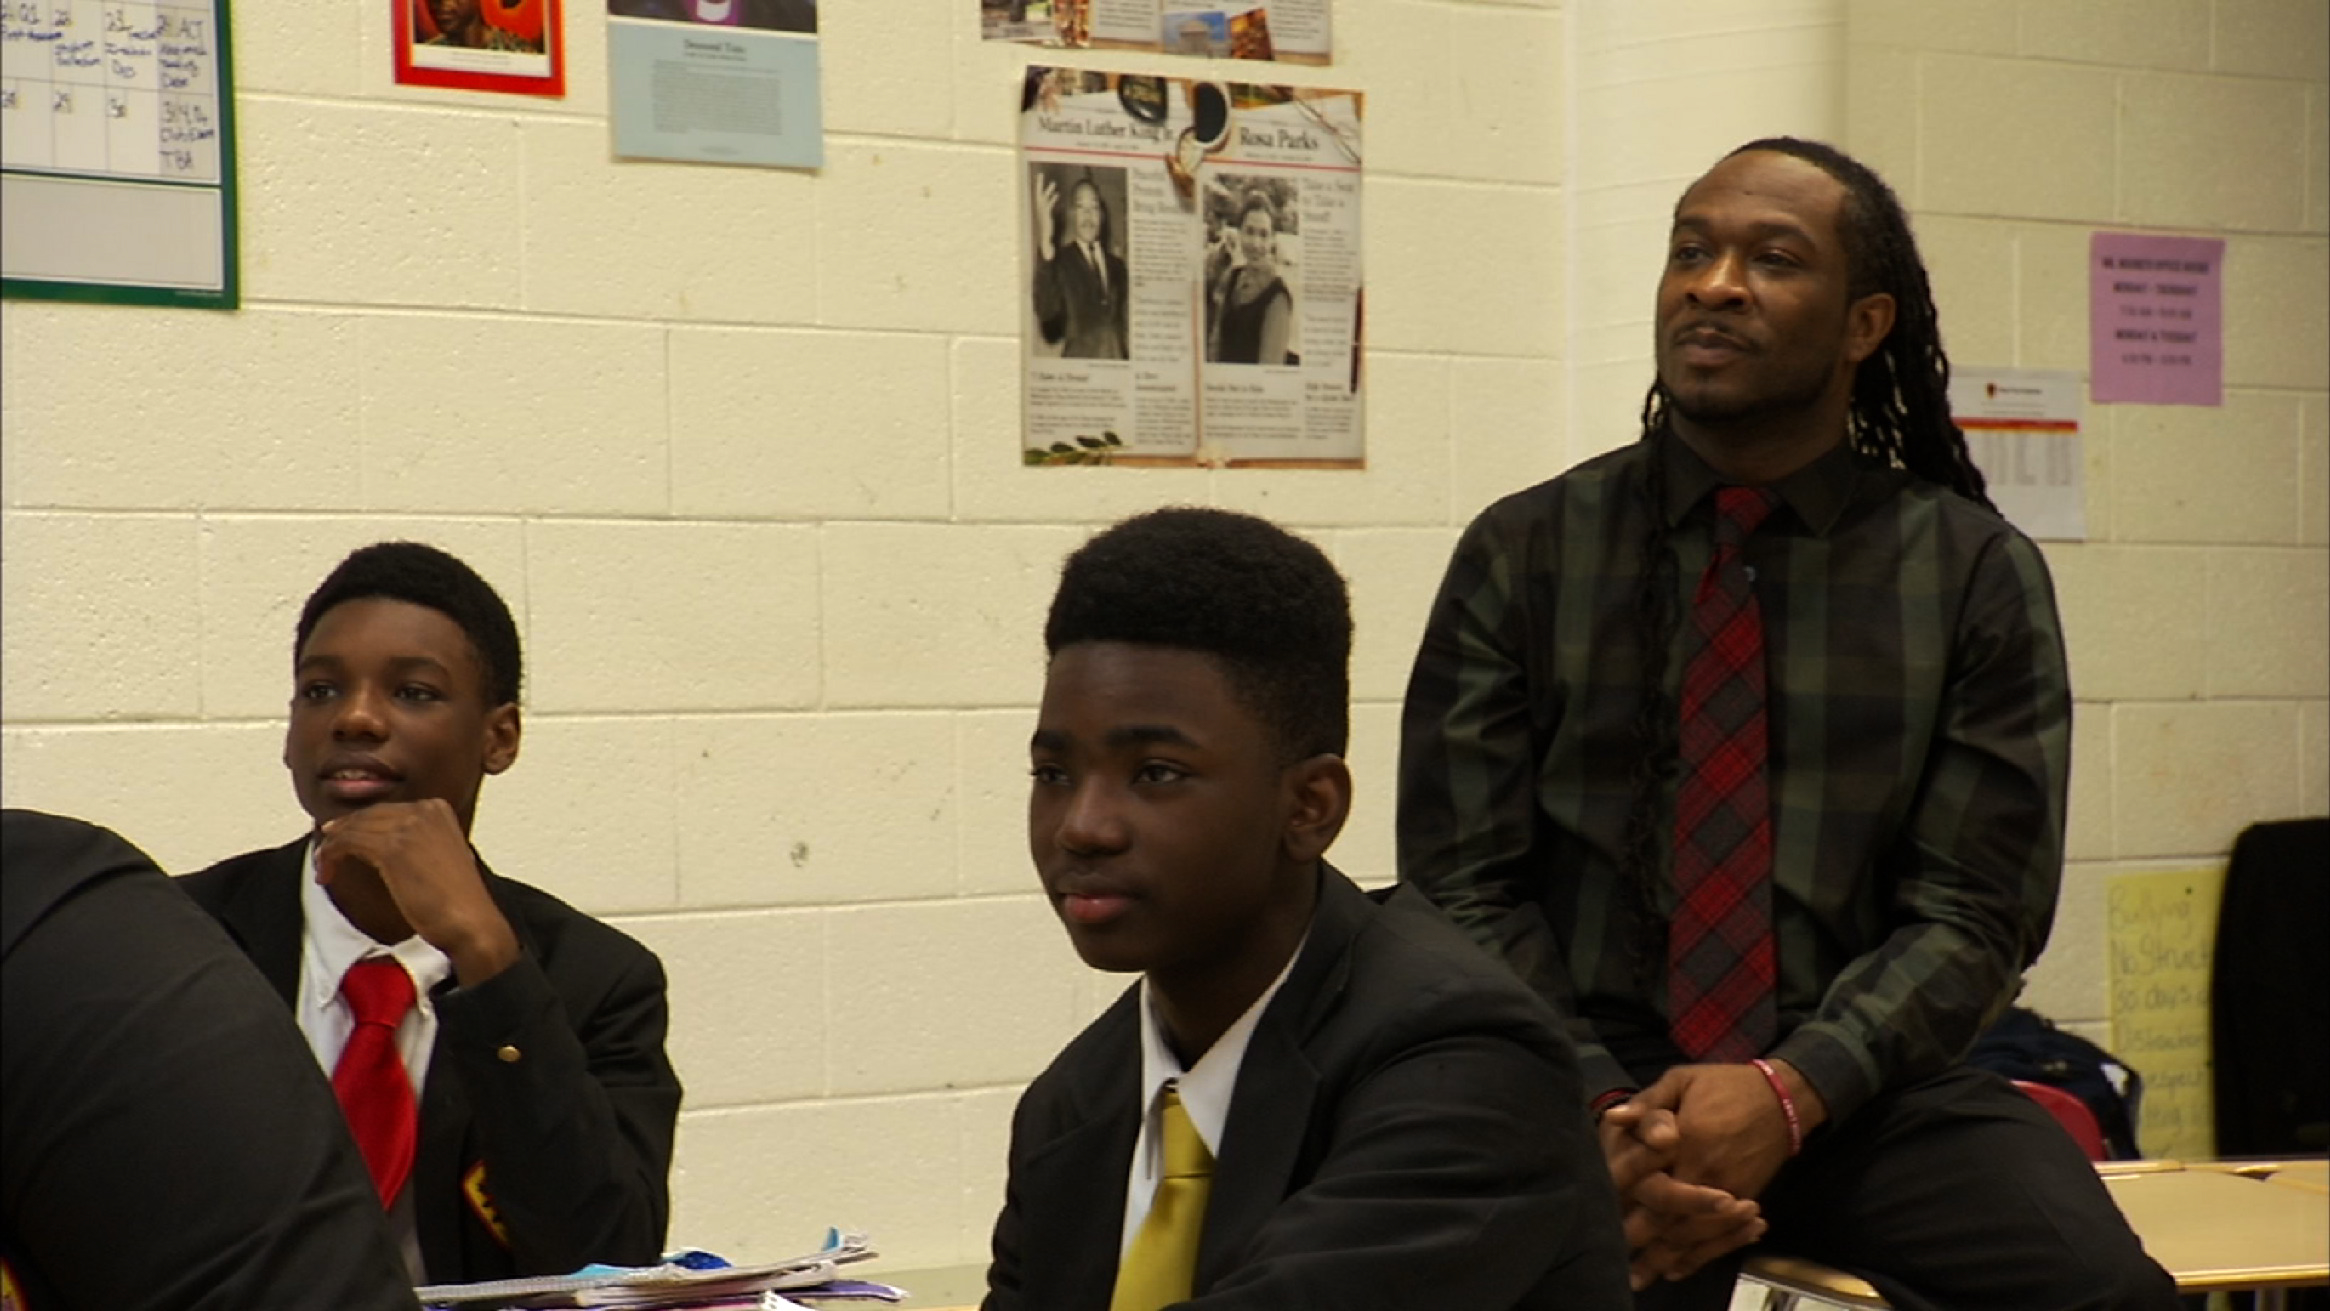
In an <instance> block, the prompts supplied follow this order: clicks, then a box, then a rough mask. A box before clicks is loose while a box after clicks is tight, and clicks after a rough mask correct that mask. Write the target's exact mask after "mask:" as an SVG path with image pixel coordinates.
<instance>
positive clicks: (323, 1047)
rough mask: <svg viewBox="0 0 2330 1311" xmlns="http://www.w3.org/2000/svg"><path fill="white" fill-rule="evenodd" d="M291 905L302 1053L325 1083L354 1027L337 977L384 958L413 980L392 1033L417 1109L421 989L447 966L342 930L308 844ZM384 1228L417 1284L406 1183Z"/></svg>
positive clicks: (430, 1008)
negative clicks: (295, 915)
mask: <svg viewBox="0 0 2330 1311" xmlns="http://www.w3.org/2000/svg"><path fill="white" fill-rule="evenodd" d="M299 905H300V923H301V926H302V927H301V929H300V953H299V1008H298V1009H299V1031H300V1032H301V1033H303V1034H306V1035H307V1044H308V1048H309V1050H311V1051H313V1052H314V1053H315V1056H316V1063H317V1064H319V1065H321V1066H323V1067H324V1077H325V1078H326V1079H329V1078H331V1077H332V1071H333V1070H334V1069H336V1068H338V1066H339V1064H340V1052H341V1050H342V1049H343V1048H345V1047H346V1046H347V1045H348V1035H349V1034H350V1033H351V1032H353V1031H354V1030H355V1028H356V1017H355V1015H354V1013H353V1012H351V1011H350V1010H349V1008H348V999H347V998H346V997H343V996H341V995H340V980H341V978H342V977H343V976H345V975H346V974H347V973H348V967H349V966H351V965H354V964H355V963H356V962H358V961H360V960H363V959H365V958H367V957H374V956H379V957H386V958H389V959H392V960H394V961H396V962H397V963H398V964H400V965H402V966H404V967H405V972H406V973H408V974H410V975H412V976H413V993H414V998H413V1008H412V1009H411V1010H410V1011H407V1012H406V1013H405V1018H404V1023H403V1024H402V1025H400V1026H398V1028H397V1031H396V1048H397V1054H398V1055H399V1056H401V1057H402V1058H403V1059H404V1066H405V1073H406V1074H407V1075H409V1076H411V1078H412V1081H413V1100H414V1102H415V1103H416V1104H418V1103H419V1101H420V1096H421V1089H423V1088H425V1087H427V1086H428V1077H429V1055H430V1053H431V1052H433V1051H434V1050H436V1045H437V1008H436V1006H435V1005H434V1004H433V1003H432V1002H431V1001H430V1000H429V990H430V989H432V988H434V987H436V986H437V985H438V984H440V983H443V982H444V981H445V980H446V979H449V978H451V977H452V976H453V962H452V960H451V959H450V958H448V957H447V956H446V955H445V953H444V952H441V951H439V950H437V949H436V948H435V947H432V946H430V945H429V944H428V943H427V942H425V941H423V940H422V938H421V936H420V935H419V934H417V933H416V934H414V935H413V936H412V937H409V938H406V939H405V940H404V941H403V942H400V943H398V944H396V945H395V946H394V947H384V946H382V945H381V944H379V943H377V942H374V941H373V940H372V939H371V937H369V936H368V935H367V934H366V933H365V932H364V931H363V930H362V929H359V928H357V927H356V926H355V925H353V924H350V923H349V922H348V917H347V916H345V915H343V914H341V913H340V908H339V906H338V905H337V904H335V903H334V902H333V901H332V897H331V894H330V893H328V892H326V891H324V887H323V885H322V884H320V883H318V882H316V844H315V843H314V842H313V841H312V840H311V841H310V842H309V843H308V844H307V878H306V879H304V880H302V886H301V888H300V893H299ZM388 1223H389V1228H390V1229H391V1230H392V1231H394V1232H395V1234H396V1236H397V1241H398V1242H399V1244H401V1245H402V1247H403V1248H404V1254H405V1264H406V1266H408V1267H409V1268H410V1269H411V1271H412V1274H413V1280H414V1282H415V1283H420V1282H424V1281H425V1273H426V1272H425V1271H423V1269H422V1268H421V1243H420V1235H419V1234H418V1233H417V1232H416V1231H415V1229H414V1227H413V1189H412V1183H411V1180H410V1179H409V1178H408V1179H407V1180H406V1183H405V1189H404V1191H403V1192H401V1193H399V1194H397V1199H396V1205H394V1206H392V1207H390V1208H389V1211H388Z"/></svg>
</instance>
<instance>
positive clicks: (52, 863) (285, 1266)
mask: <svg viewBox="0 0 2330 1311" xmlns="http://www.w3.org/2000/svg"><path fill="white" fill-rule="evenodd" d="M0 879H4V880H5V881H4V883H0V1006H4V1008H5V1009H4V1011H0V1015H4V1022H0V1029H4V1030H5V1033H6V1041H5V1042H0V1257H5V1258H6V1260H7V1263H8V1267H9V1269H10V1270H11V1271H13V1272H14V1275H15V1278H16V1280H17V1283H18V1285H19V1287H20V1288H21V1290H22V1291H23V1293H24V1295H25V1297H26V1305H27V1306H30V1307H34V1308H38V1309H39V1311H53V1309H54V1308H60V1307H63V1308H71V1307H104V1308H107V1309H108V1311H140V1309H141V1308H155V1309H157V1311H159V1309H161V1308H185V1307H193V1306H205V1307H321V1306H328V1307H333V1308H338V1309H340V1311H394V1309H395V1308H403V1311H412V1309H413V1307H414V1305H415V1304H414V1302H413V1290H412V1283H411V1280H410V1279H409V1278H408V1277H407V1274H406V1271H405V1263H404V1259H403V1258H402V1257H401V1256H399V1255H398V1254H397V1249H396V1240H395V1238H394V1237H392V1236H391V1235H390V1234H389V1231H388V1224H387V1221H386V1219H385V1218H384V1217H383V1216H382V1215H381V1213H380V1199H379V1197H378V1196H377V1195H376V1194H375V1193H374V1192H373V1190H372V1181H371V1180H370V1179H369V1178H367V1177H366V1175H365V1173H364V1162H363V1161H362V1160H361V1159H359V1158H358V1156H357V1155H356V1144H355V1143H354V1142H353V1141H351V1140H350V1139H349V1137H348V1128H347V1125H346V1124H345V1123H344V1122H342V1120H341V1118H340V1108H339V1105H338V1104H337V1103H335V1102H334V1101H333V1100H332V1090H331V1086H330V1085H329V1084H327V1083H326V1082H325V1081H324V1077H323V1074H322V1072H321V1071H319V1070H317V1069H316V1061H315V1057H314V1056H313V1055H311V1054H310V1053H309V1050H308V1045H307V1042H306V1040H304V1039H303V1038H301V1037H300V1034H299V1027H298V1026H297V1025H296V1024H294V1023H293V1022H292V1020H291V1017H290V1016H288V1015H286V1014H284V1013H283V1007H282V1006H281V1005H280V1004H279V1003H278V1002H277V1001H276V1000H275V997H274V995H273V994H272V993H270V992H269V991H268V988H267V984H266V982H265V981H264V980H262V979H261V978H260V977H259V972H258V971H257V970H255V969H253V968H251V963H250V962H249V961H248V960H246V959H244V958H243V954H242V953H241V952H239V951H236V950H235V946H234V944H233V943H231V942H229V941H228V940H227V935H226V934H225V933H223V932H221V931H220V930H219V926H218V925H217V924H216V923H215V922H213V921H212V920H211V918H210V917H209V916H207V915H205V914H203V913H202V912H201V911H200V910H198V909H196V908H195V906H194V905H193V903H191V902H189V901H188V900H187V899H186V898H185V897H184V896H183V895H181V894H180V893H179V891H178V890H177V889H176V888H174V887H172V886H171V885H170V880H169V879H167V878H165V877H163V875H162V871H161V870H159V869H157V868H155V867H154V863H153V862H152V861H150V860H148V859H147V858H146V856H145V853H143V852H141V851H139V850H137V849H136V848H135V847H132V846H131V845H129V844H128V843H127V842H124V841H122V840H121V839H120V838H118V837H116V836H114V835H113V834H112V833H109V832H107V831H105V830H104V829H101V828H97V827H95V826H93V825H90V824H84V823H82V822H81V821H79V820H74V819H66V818H63V817H61V816H57V815H43V814H39V813H36V812H33V811H26V810H9V811H6V812H4V813H0Z"/></svg>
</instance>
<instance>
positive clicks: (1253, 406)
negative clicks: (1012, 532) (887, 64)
mask: <svg viewBox="0 0 2330 1311" xmlns="http://www.w3.org/2000/svg"><path fill="white" fill-rule="evenodd" d="M1360 121H1361V96H1360V94H1359V93H1358V92H1355V91H1337V90H1327V89H1323V88H1314V87H1285V86H1269V85H1261V84H1249V83H1242V82H1210V81H1202V80H1191V79H1184V78H1167V77H1158V76H1153V75H1147V74H1130V73H1107V72H1101V71H1098V70H1093V69H1078V68H1050V67H1042V66H1038V67H1033V68H1030V69H1029V70H1028V73H1027V82H1026V85H1025V88H1024V90H1023V92H1022V101H1021V113H1020V138H1019V140H1020V154H1021V158H1022V163H1023V170H1024V179H1023V191H1024V194H1025V203H1024V208H1023V215H1024V229H1025V235H1024V237H1023V241H1022V248H1023V249H1024V250H1025V251H1026V252H1027V263H1026V266H1025V268H1026V276H1025V279H1024V286H1025V289H1026V294H1025V295H1024V296H1023V297H1022V299H1021V341H1022V343H1023V344H1022V349H1021V363H1022V409H1023V422H1022V425H1021V433H1022V439H1021V445H1022V451H1023V459H1024V461H1025V462H1026V463H1027V464H1030V465H1064V464H1121V465H1215V466H1263V467H1278V468H1287V467H1298V468H1336V469H1353V468H1361V467H1364V465H1365V462H1366V449H1365V431H1366V427H1365V369H1364V367H1363V359H1364V352H1363V340H1362V336H1363V334H1362V326H1363V324H1364V321H1365V314H1364V308H1365V287H1366V280H1365V278H1364V276H1363V271H1362V269H1361V265H1360V225H1359V213H1360V158H1361V151H1360Z"/></svg>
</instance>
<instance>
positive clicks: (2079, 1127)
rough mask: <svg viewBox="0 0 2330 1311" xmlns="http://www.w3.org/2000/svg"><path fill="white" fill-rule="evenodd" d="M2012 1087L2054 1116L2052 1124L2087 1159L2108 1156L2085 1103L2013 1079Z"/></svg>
mask: <svg viewBox="0 0 2330 1311" xmlns="http://www.w3.org/2000/svg"><path fill="white" fill-rule="evenodd" d="M2014 1086H2015V1087H2016V1088H2019V1089H2021V1090H2022V1093H2023V1095H2024V1096H2026V1097H2028V1098H2030V1099H2031V1100H2032V1101H2034V1102H2037V1103H2038V1104H2039V1105H2040V1106H2042V1107H2044V1108H2045V1109H2046V1112H2047V1114H2049V1115H2052V1116H2054V1117H2055V1123H2057V1124H2060V1125H2062V1126H2063V1129H2064V1132H2066V1133H2068V1134H2070V1135H2071V1141H2073V1142H2075V1143H2078V1144H2079V1150H2080V1151H2083V1152H2085V1153H2087V1159H2088V1160H2090V1161H2101V1160H2105V1159H2108V1158H2109V1156H2110V1153H2109V1152H2108V1151H2106V1150H2105V1149H2104V1145H2103V1126H2102V1125H2100V1124H2097V1123H2096V1120H2095V1112H2094V1111H2091V1110H2089V1109H2088V1107H2087V1103H2086V1102H2083V1101H2081V1100H2079V1098H2078V1097H2077V1096H2075V1095H2073V1094H2071V1093H2067V1092H2065V1091H2063V1090H2062V1089H2061V1088H2056V1087H2052V1086H2050V1085H2048V1084H2043V1083H2032V1082H2030V1081H2029V1080H2027V1079H2017V1080H2015V1081H2014Z"/></svg>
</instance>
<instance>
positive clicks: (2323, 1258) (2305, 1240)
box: [2103, 1168, 2330, 1308]
mask: <svg viewBox="0 0 2330 1311" xmlns="http://www.w3.org/2000/svg"><path fill="white" fill-rule="evenodd" d="M2103 1182H2104V1187H2106V1188H2109V1189H2110V1190H2111V1194H2112V1200H2113V1201H2114V1202H2117V1203H2118V1204H2119V1207H2120V1213H2121V1214H2123V1215H2125V1216H2127V1217H2128V1224H2129V1226H2130V1227H2132V1228H2133V1229H2135V1231H2136V1233H2137V1234H2138V1235H2139V1236H2141V1237H2142V1238H2143V1240H2144V1250H2145V1251H2147V1252H2150V1253H2151V1254H2152V1259H2153V1260H2155V1261H2158V1262H2159V1263H2160V1264H2161V1265H2163V1266H2165V1267H2167V1268H2168V1272H2169V1273H2170V1274H2172V1275H2174V1276H2176V1286H2177V1288H2178V1289H2180V1290H2182V1291H2184V1292H2188V1293H2200V1292H2211V1291H2215V1290H2218V1289H2226V1290H2231V1289H2256V1290H2258V1305H2259V1307H2260V1308H2266V1307H2272V1306H2276V1305H2279V1304H2281V1303H2283V1302H2285V1301H2286V1297H2285V1294H2286V1293H2287V1292H2288V1290H2290V1289H2292V1288H2304V1287H2310V1286H2317V1285H2321V1284H2326V1283H2330V1193H2317V1192H2315V1191H2313V1190H2311V1189H2308V1188H2304V1187H2300V1186H2297V1185H2296V1184H2294V1183H2293V1184H2279V1185H2277V1184H2275V1183H2274V1182H2273V1181H2272V1180H2271V1179H2270V1178H2267V1179H2256V1178H2249V1177H2245V1176H2243V1175H2240V1174H2235V1173H2231V1172H2228V1171H2224V1170H2213V1169H2198V1168H2195V1169H2187V1170H2172V1171H2163V1172H2161V1173H2157V1174H2121V1175H2106V1176H2105V1177H2104V1181H2103Z"/></svg>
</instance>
